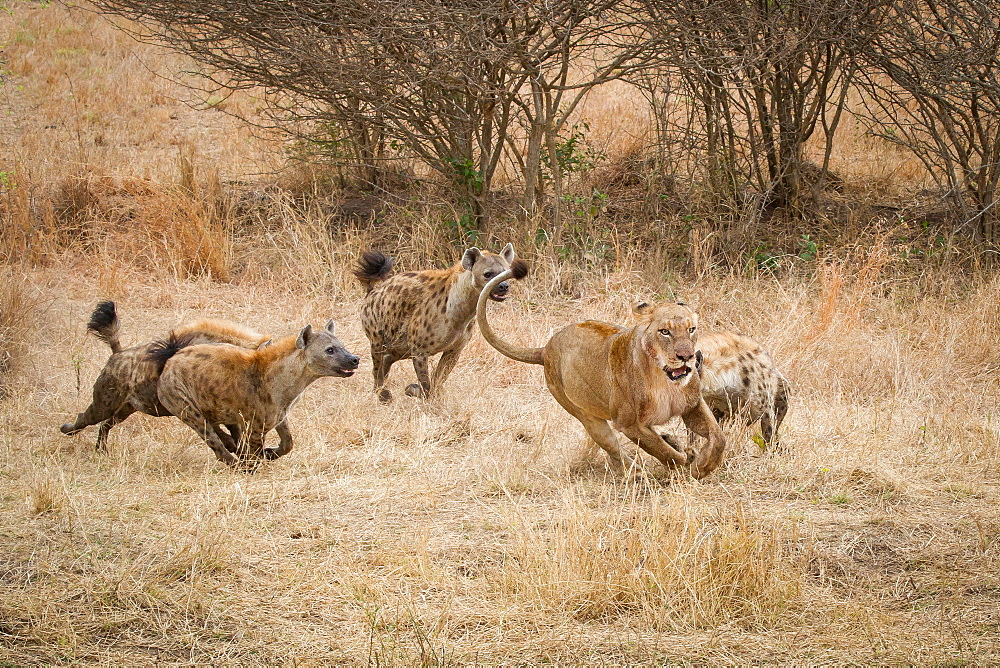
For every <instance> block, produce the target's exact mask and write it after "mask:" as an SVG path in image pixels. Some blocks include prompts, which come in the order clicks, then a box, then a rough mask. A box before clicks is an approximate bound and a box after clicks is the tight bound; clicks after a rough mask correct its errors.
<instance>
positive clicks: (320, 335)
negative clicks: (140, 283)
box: [149, 320, 358, 468]
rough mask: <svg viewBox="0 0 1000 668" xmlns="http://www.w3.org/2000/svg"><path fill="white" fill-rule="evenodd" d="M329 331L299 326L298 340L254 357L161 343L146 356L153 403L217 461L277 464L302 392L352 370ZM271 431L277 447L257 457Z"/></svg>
mask: <svg viewBox="0 0 1000 668" xmlns="http://www.w3.org/2000/svg"><path fill="white" fill-rule="evenodd" d="M334 330H335V328H334V324H333V320H331V321H329V322H328V323H326V327H324V328H322V329H319V330H314V329H313V328H312V326H311V325H306V326H305V327H303V328H302V331H300V332H299V334H298V336H289V337H285V338H283V339H278V340H276V341H274V342H273V343H271V344H269V345H266V346H261V347H260V348H257V349H256V350H246V349H244V348H238V347H236V346H218V345H189V344H188V343H187V342H186V341H185V340H184V339H180V340H177V339H170V338H168V339H167V340H165V341H163V342H160V343H159V344H158V345H157V346H155V347H154V349H153V350H152V351H151V352H150V354H149V356H150V359H153V360H155V361H157V362H158V363H160V364H161V365H162V367H163V371H162V373H161V374H160V379H159V382H158V383H157V386H156V396H157V398H158V399H159V401H160V403H161V404H162V405H163V406H164V407H166V409H167V410H168V411H170V414H171V415H176V416H177V417H178V418H179V419H180V420H181V421H182V422H184V424H186V425H188V426H189V427H191V428H192V429H194V430H195V431H196V432H197V433H198V435H199V436H201V437H202V438H203V439H204V440H205V442H206V443H208V445H209V447H210V448H212V451H213V452H214V453H215V456H216V457H217V458H218V459H219V461H222V462H224V463H226V464H229V465H230V466H236V465H243V466H247V467H249V468H254V467H255V466H256V465H257V464H258V463H259V462H260V461H261V460H262V459H277V458H278V457H281V456H282V455H285V454H288V452H289V451H290V450H291V449H292V432H291V428H290V427H289V425H288V420H287V414H288V410H289V408H291V406H292V404H294V403H295V401H296V399H298V397H299V395H300V394H302V392H303V391H304V390H305V389H306V388H307V387H308V386H309V385H311V384H312V383H313V382H314V381H316V380H318V379H319V378H322V377H324V376H336V377H340V378H346V377H348V376H352V375H354V372H355V371H356V370H357V368H358V356H357V355H352V354H351V353H350V352H348V351H347V349H346V348H344V346H343V344H342V343H341V342H340V340H339V339H337V337H336V336H334ZM228 425H236V426H237V427H238V429H239V431H240V432H241V433H242V434H243V437H242V438H241V439H234V438H230V436H232V435H233V434H232V427H231V426H228ZM222 426H227V429H228V430H229V433H228V434H227V433H226V430H223V429H221V427H222ZM272 429H274V430H275V431H277V433H278V437H279V438H280V439H281V442H280V444H279V446H278V447H277V448H270V449H267V450H265V449H264V437H265V435H266V434H267V432H269V431H271V430H272Z"/></svg>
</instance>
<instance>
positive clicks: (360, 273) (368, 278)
mask: <svg viewBox="0 0 1000 668" xmlns="http://www.w3.org/2000/svg"><path fill="white" fill-rule="evenodd" d="M393 262H395V259H394V258H391V257H389V256H388V255H386V254H385V253H383V252H382V251H378V250H366V251H365V252H363V253H362V254H361V258H360V259H359V260H358V266H357V269H355V270H354V276H355V278H357V279H358V280H359V281H361V282H362V283H365V284H370V283H373V282H374V281H381V280H384V279H386V278H388V277H389V274H391V273H392V265H393Z"/></svg>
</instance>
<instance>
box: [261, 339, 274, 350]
mask: <svg viewBox="0 0 1000 668" xmlns="http://www.w3.org/2000/svg"><path fill="white" fill-rule="evenodd" d="M272 341H274V339H268V340H267V341H264V342H263V343H261V344H260V345H259V346H257V350H260V349H261V348H267V347H268V346H269V345H271V342H272Z"/></svg>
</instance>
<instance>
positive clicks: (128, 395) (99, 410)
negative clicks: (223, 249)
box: [60, 301, 269, 450]
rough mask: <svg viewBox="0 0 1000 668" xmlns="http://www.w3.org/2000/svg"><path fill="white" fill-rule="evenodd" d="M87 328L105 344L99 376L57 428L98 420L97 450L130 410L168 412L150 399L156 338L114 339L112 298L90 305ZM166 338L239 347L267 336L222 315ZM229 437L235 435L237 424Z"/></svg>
mask: <svg viewBox="0 0 1000 668" xmlns="http://www.w3.org/2000/svg"><path fill="white" fill-rule="evenodd" d="M87 330H88V331H89V332H90V333H92V334H93V335H94V336H96V337H97V338H99V339H100V340H102V341H104V342H105V343H106V344H108V347H109V348H111V357H110V358H108V361H107V363H106V364H105V365H104V369H103V370H102V371H101V375H99V376H98V377H97V381H96V382H95V383H94V392H93V401H92V402H91V404H90V406H88V407H87V410H85V411H84V412H82V413H80V414H79V415H77V416H76V420H75V421H74V422H67V423H66V424H64V425H62V427H60V430H61V431H62V432H63V433H64V434H75V433H77V432H78V431H80V430H81V429H84V428H85V427H89V426H90V425H93V424H98V423H100V425H101V426H100V428H99V429H98V431H97V445H96V447H97V449H98V450H103V449H104V448H105V447H106V444H107V440H108V432H110V431H111V429H112V428H113V427H114V426H115V425H117V424H118V423H120V422H121V421H122V420H125V419H126V418H128V416H130V415H131V414H132V413H135V412H139V413H145V414H147V415H152V416H155V417H162V416H167V415H170V412H169V411H168V410H167V409H166V408H164V407H163V405H162V404H161V403H160V401H159V400H158V399H157V398H156V383H157V381H158V379H159V377H160V372H161V371H163V364H162V363H159V362H156V361H154V360H151V359H150V358H149V353H150V351H151V350H152V349H153V347H154V346H155V345H156V342H149V343H144V344H141V345H137V346H132V347H131V348H122V345H121V340H120V338H119V336H120V333H121V322H120V321H119V320H118V312H117V310H116V309H115V303H114V302H110V301H108V302H101V303H100V304H98V305H97V308H95V309H94V312H93V313H92V314H91V316H90V322H88V323H87ZM169 338H170V339H171V340H178V341H179V340H183V341H186V342H187V343H188V344H191V345H193V344H197V343H215V344H230V345H233V346H240V347H243V348H256V347H258V346H260V345H262V344H263V343H265V342H266V341H268V340H269V337H267V336H264V335H263V334H259V333H257V332H254V331H252V330H250V329H247V328H246V327H242V326H241V325H237V324H236V323H232V322H228V321H226V320H210V319H209V320H198V321H195V322H191V323H187V324H184V325H181V326H179V327H176V328H174V329H173V330H172V331H171V332H170V334H169ZM235 429H236V431H235V432H234V433H233V438H235V439H236V440H239V438H240V435H239V429H238V427H236V428H235Z"/></svg>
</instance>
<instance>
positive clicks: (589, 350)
mask: <svg viewBox="0 0 1000 668" xmlns="http://www.w3.org/2000/svg"><path fill="white" fill-rule="evenodd" d="M526 274H527V265H526V264H525V263H524V262H522V261H520V260H515V262H514V263H513V264H512V265H511V268H510V269H509V270H507V271H504V272H502V273H500V274H499V275H497V276H496V277H494V278H493V279H492V280H491V281H490V282H489V283H487V284H486V287H484V288H483V290H482V292H481V293H480V296H479V302H478V304H477V308H476V316H477V319H478V321H479V329H480V331H481V332H482V333H483V337H484V338H485V339H486V341H487V342H488V343H489V344H490V345H491V346H493V347H494V348H496V349H497V350H498V351H499V352H500V353H502V354H503V355H506V356H507V357H509V358H511V359H514V360H517V361H519V362H526V363H528V364H540V365H542V367H543V368H544V370H545V383H546V385H548V388H549V392H551V393H552V396H553V397H555V399H556V401H557V402H559V405H561V406H562V407H563V408H565V409H566V411H567V412H569V414H570V415H572V416H573V417H575V418H576V419H577V420H579V421H580V423H581V424H583V427H584V429H586V430H587V433H588V434H589V435H590V436H591V438H593V439H594V441H595V442H596V443H597V444H598V445H599V446H600V447H601V448H602V449H603V450H604V451H605V452H606V453H607V454H608V457H609V458H610V461H611V465H612V467H613V468H614V469H615V470H616V471H619V472H620V471H623V470H624V469H625V468H626V467H628V466H631V465H632V464H633V463H634V462H633V458H632V457H631V456H630V455H629V454H627V453H626V452H624V451H623V450H622V449H621V448H620V447H619V444H618V439H617V437H616V436H615V434H614V431H612V427H614V429H616V430H618V431H620V432H621V433H623V434H625V436H626V437H628V438H629V439H630V440H631V441H632V442H634V443H636V444H637V445H638V446H639V447H640V448H642V449H643V450H645V451H646V452H648V453H649V454H651V455H652V456H654V457H656V458H657V459H658V460H660V461H661V462H663V464H665V465H666V466H668V467H673V466H678V465H687V464H690V465H691V474H692V476H694V478H696V479H699V480H700V479H702V478H704V477H705V476H707V475H708V474H710V473H711V472H712V471H713V470H715V468H716V467H717V466H718V465H719V464H720V463H721V461H722V454H723V451H724V450H725V447H726V441H725V437H724V436H723V434H722V430H721V429H720V428H719V424H718V423H717V422H716V420H715V417H714V416H713V415H712V411H711V410H710V409H709V407H708V404H707V403H705V400H704V399H703V398H702V396H701V379H700V377H699V374H698V371H697V366H698V358H699V356H698V355H697V352H696V343H697V329H698V316H697V314H696V313H695V312H694V310H693V309H691V308H690V307H688V306H687V305H686V304H683V303H680V302H678V303H673V302H664V303H660V304H656V305H652V304H648V303H646V302H640V303H638V304H637V305H636V306H635V307H634V309H633V311H634V312H635V315H636V322H635V324H634V325H633V326H632V327H630V328H627V327H621V326H619V325H614V324H611V323H607V322H601V321H597V320H585V321H583V322H577V323H574V324H572V325H568V326H566V327H563V328H562V329H560V330H558V331H557V332H556V333H555V334H553V335H552V337H551V338H550V339H549V341H548V343H546V344H545V346H544V347H541V348H524V347H520V346H517V345H514V344H511V343H508V342H506V341H503V340H502V339H500V338H499V337H498V336H497V335H496V333H494V331H493V328H492V327H491V326H490V324H489V322H488V321H487V319H486V302H487V300H488V299H489V295H490V294H491V291H492V290H493V289H494V288H495V287H496V286H497V285H498V284H500V283H502V282H503V281H506V280H508V279H509V278H511V277H513V278H516V279H521V278H523V277H524V276H525V275H526ZM676 416H680V417H681V419H682V420H683V421H684V424H685V425H686V426H687V428H688V429H689V430H690V431H693V432H695V433H697V434H699V435H700V436H702V437H704V438H706V439H707V444H706V445H705V447H703V448H701V449H700V450H699V452H697V453H693V452H685V451H682V450H681V449H680V448H679V447H678V446H677V445H676V441H674V440H673V439H672V438H670V437H665V436H661V435H660V434H658V433H657V432H656V431H654V429H653V427H656V426H660V425H663V424H664V423H666V422H667V421H669V420H670V419H671V418H673V417H676Z"/></svg>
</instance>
